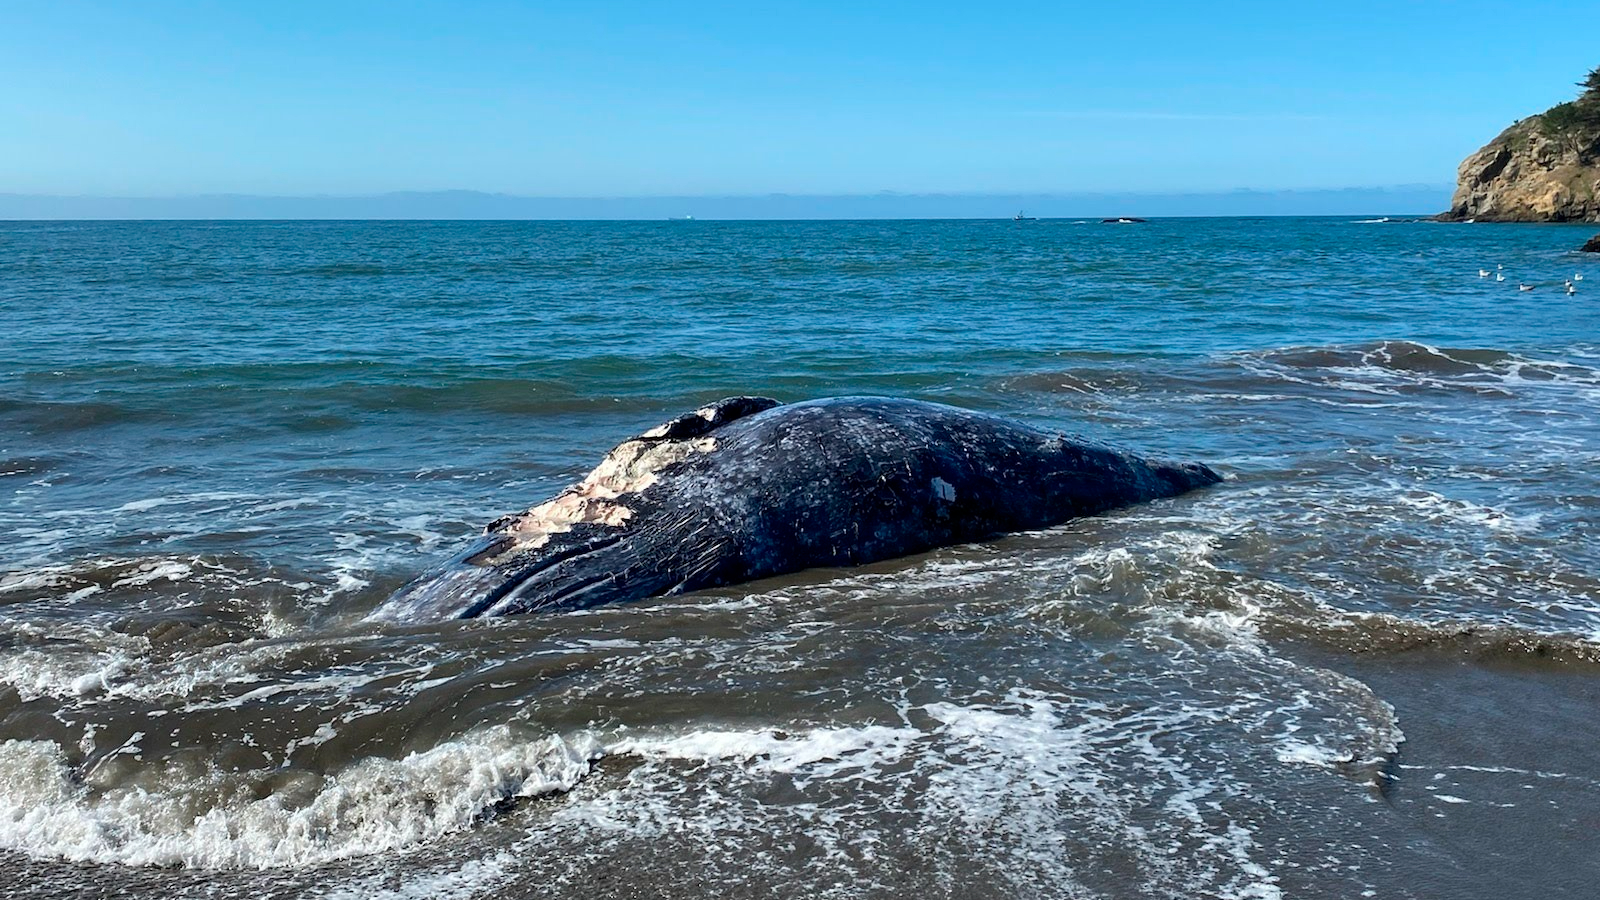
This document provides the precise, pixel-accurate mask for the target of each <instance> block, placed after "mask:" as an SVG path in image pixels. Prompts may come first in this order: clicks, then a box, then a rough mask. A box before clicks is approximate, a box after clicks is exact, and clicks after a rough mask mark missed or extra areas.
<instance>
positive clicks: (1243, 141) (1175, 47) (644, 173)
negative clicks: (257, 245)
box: [0, 0, 1600, 196]
mask: <svg viewBox="0 0 1600 900" xmlns="http://www.w3.org/2000/svg"><path fill="white" fill-rule="evenodd" d="M1592 2H1593V0H1587V2H1584V3H1578V2H1544V3H1541V2H1522V3H1516V4H1512V3H1507V2H1500V3H1479V2H1454V3H1444V2H1409V3H1408V2H1403V0H1402V2H1395V0H1389V2H1382V3H1371V2H1360V0H1357V2H1345V3H1341V4H1286V3H1282V2H1230V3H1227V4H1221V3H1218V4H1199V3H1193V2H1185V3H1169V2H1159V3H1158V2H1138V0H1130V2H1122V3H1115V4H1101V3H1095V4H1088V3H1062V2H1059V0H1058V2H1054V3H1030V2H1013V3H1007V4H993V3H990V4H973V3H943V2H936V0H925V2H919V3H870V2H860V0H857V2H834V0H812V2H806V3H791V2H786V0H780V2H770V3H761V4H751V3H694V4H662V3H642V2H641V3H632V2H591V3H579V2H572V3H568V2H545V3H507V2H452V3H446V2H391V3H382V2H322V3H303V2H295V0H280V2H253V0H238V2H211V3H202V2H162V0H150V2H122V3H110V2H87V0H52V2H50V3H23V2H13V0H0V80H3V82H4V83H5V84H6V86H7V87H6V88H5V90H3V91H0V121H4V122H5V123H6V124H5V126H4V128H3V129H0V192H19V193H53V194H105V195H172V194H195V193H216V192H241V193H259V194H312V193H328V194H359V193H370V192H382V191H391V190H439V189H470V190H482V191H500V192H507V193H514V194H524V195H539V196H626V195H661V194H667V195H693V194H750V193H768V192H791V193H855V192H876V191H902V192H936V191H937V192H1021V191H1034V192H1037V191H1213V190H1229V189H1234V188H1256V189H1267V190H1271V189H1281V188H1325V187H1347V186H1375V185H1395V184H1413V183H1427V184H1441V183H1447V182H1450V181H1451V180H1453V178H1454V176H1455V166H1456V165H1457V163H1458V162H1459V161H1460V160H1461V158H1462V157H1463V156H1465V155H1466V154H1467V153H1469V152H1471V151H1472V150H1474V149H1476V148H1477V147H1478V146H1480V145H1481V144H1483V143H1484V142H1485V141H1487V140H1488V139H1489V138H1491V137H1493V136H1494V135H1495V134H1496V133H1497V132H1498V131H1499V130H1500V129H1502V128H1504V127H1505V126H1506V125H1509V124H1510V123H1511V122H1512V121H1514V120H1515V119H1517V118H1519V117H1521V116H1525V115H1528V114H1531V113H1535V112H1539V111H1541V110H1543V109H1544V108H1545V107H1547V106H1549V105H1551V104H1553V103H1556V102H1559V101H1561V100H1565V99H1570V98H1571V97H1572V96H1574V95H1575V94H1576V88H1575V87H1574V86H1573V82H1575V81H1576V80H1577V79H1578V78H1579V77H1581V76H1582V75H1583V74H1584V73H1585V72H1587V71H1588V70H1589V69H1590V68H1592V67H1594V66H1595V65H1596V64H1597V63H1600V55H1597V54H1596V53H1595V52H1594V51H1592V50H1591V49H1590V48H1589V46H1588V44H1587V42H1586V41H1584V39H1583V33H1582V29H1580V28H1568V27H1564V26H1563V24H1562V23H1569V24H1570V23H1578V22H1585V21H1588V20H1590V19H1592V18H1593V7H1592ZM1568 45H1570V47H1569V46H1568Z"/></svg>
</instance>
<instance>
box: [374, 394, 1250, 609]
mask: <svg viewBox="0 0 1600 900" xmlns="http://www.w3.org/2000/svg"><path fill="white" fill-rule="evenodd" d="M1221 480H1222V479H1221V478H1220V477H1219V476H1218V475H1217V474H1216V473H1215V472H1213V471H1211V470H1210V469H1208V468H1206V467H1205V466H1203V465H1200V464H1198V463H1182V462H1164V461H1158V460H1148V459H1143V458H1141V457H1138V456H1135V455H1133V454H1129V453H1123V452H1121V451H1118V450H1113V449H1111V448H1109V447H1103V446H1100V445H1098V444H1093V443H1089V442H1086V441H1081V440H1074V439H1072V438H1069V437H1065V436H1063V435H1059V434H1050V433H1047V432H1043V431H1039V430H1037V429H1034V428H1030V427H1029V426H1027V425H1023V424H1021V423H1018V422H1012V421H1009V420H1007V419H1002V418H1000V417H998V416H992V415H987V414H984V413H979V412H972V411H970V410H965V409H957V408H955V407H952V406H942V405H940V404H937V403H921V402H917V401H913V400H900V399H892V398H887V397H841V398H834V399H828V400H812V401H809V402H806V403H792V404H779V403H778V402H777V401H775V400H767V399H763V398H759V397H734V398H730V399H727V400H723V401H721V402H719V403H714V404H712V405H710V406H707V407H704V408H703V409H699V410H696V411H695V412H692V413H689V414H687V415H684V416H680V417H679V418H677V419H674V420H672V421H671V422H668V423H666V424H664V425H661V426H659V427H656V428H653V429H651V430H649V431H646V432H645V433H643V434H641V435H639V436H638V437H636V438H633V439H632V440H628V441H624V442H623V443H622V444H620V445H618V446H617V447H616V449H614V450H612V451H611V453H610V454H608V455H607V456H606V458H605V459H603V460H601V462H600V465H599V466H598V467H596V468H595V470H594V471H593V472H591V473H589V475H588V477H587V478H585V479H584V480H583V481H581V482H579V483H577V484H575V485H573V486H571V487H569V488H567V489H566V490H565V491H563V492H562V493H561V494H559V495H557V496H556V497H554V498H552V499H550V500H548V501H546V502H545V503H543V504H541V505H539V506H536V507H534V508H533V509H530V510H528V511H527V512H524V513H521V514H518V515H513V516H507V517H505V518H503V519H500V520H498V521H496V522H494V523H492V524H490V525H489V527H488V528H487V529H485V534H484V536H483V537H482V538H480V539H479V540H478V541H477V542H476V543H474V544H473V545H472V546H470V547H467V548H466V549H464V550H463V551H462V552H461V553H460V554H458V555H457V556H456V557H455V558H454V559H453V560H451V561H450V562H448V563H446V564H445V565H444V566H442V567H440V568H438V569H436V570H434V571H433V572H430V573H428V574H427V575H424V576H423V577H422V578H420V579H418V580H417V581H414V582H412V583H411V584H409V585H407V586H406V587H404V588H402V589H401V590H400V591H398V592H397V593H395V595H394V596H392V597H390V598H389V599H388V600H387V601H385V602H384V604H383V605H382V606H380V607H379V608H378V609H377V610H376V611H375V612H374V613H373V617H374V618H375V619H379V620H388V621H400V622H414V621H430V620H437V619H448V618H473V617H477V616H495V615H507V614H512V613H525V612H537V611H540V610H563V609H566V610H570V609H581V608H584V607H589V606H595V605H598V604H602V603H615V602H619V601H626V600H640V599H644V598H646V597H655V596H660V595H663V594H676V593H681V592H684V591H694V590H699V589H701V588H709V587H716V586H719V585H726V584H738V583H740V582H744V581H752V580H754V579H757V578H765V577H768V576H772V575H782V574H784V573H787V572H797V571H799V570H801V569H808V568H813V567H818V566H853V565H861V564H864V563H869V562H875V561H877V560H882V559H892V558H894V557H897V556H905V555H907V554H911V553H920V552H922V551H925V550H931V549H933V548H935V547H942V546H945V545H947V544H956V543H962V542H967V541H976V540H982V539H984V538H987V537H990V536H992V535H996V534H1002V533H1005V532H1008V531H1022V530H1026V529H1030V528H1044V527H1046V526H1049V525H1055V524H1058V523H1060V522H1064V521H1066V520H1067V519H1070V518H1073V517H1075V516H1086V515H1093V514H1095V513H1100V512H1105V511H1107V510H1110V509H1115V508H1117V507H1119V506H1127V505H1129V504H1131V503H1138V502H1141V501H1145V500H1153V499H1156V498H1158V497H1171V496H1174V495H1176V494H1181V493H1183V492H1184V491H1188V490H1191V489H1193V488H1197V487H1203V486H1205V485H1208V484H1215V483H1217V482H1218V481H1221Z"/></svg>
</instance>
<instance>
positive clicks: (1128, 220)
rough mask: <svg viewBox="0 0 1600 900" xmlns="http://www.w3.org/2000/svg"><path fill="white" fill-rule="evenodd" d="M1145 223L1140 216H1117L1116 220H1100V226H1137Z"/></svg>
mask: <svg viewBox="0 0 1600 900" xmlns="http://www.w3.org/2000/svg"><path fill="white" fill-rule="evenodd" d="M1143 221H1144V219H1141V218H1139V217H1138V216H1117V217H1116V218H1114V219H1101V220H1100V224H1102V225H1136V224H1138V223H1140V222H1143Z"/></svg>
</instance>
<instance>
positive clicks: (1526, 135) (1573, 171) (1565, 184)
mask: <svg viewBox="0 0 1600 900" xmlns="http://www.w3.org/2000/svg"><path fill="white" fill-rule="evenodd" d="M1440 218H1441V219H1445V220H1448V221H1462V220H1465V219H1476V220H1477V221H1479V222H1600V139H1596V138H1594V137H1590V138H1589V139H1586V140H1579V141H1575V140H1572V139H1571V138H1567V139H1562V138H1560V137H1557V136H1553V135H1551V134H1550V133H1549V129H1547V128H1546V127H1545V126H1544V122H1543V117H1542V116H1531V117H1529V118H1526V119H1523V120H1522V121H1520V122H1518V123H1517V124H1515V125H1513V126H1511V127H1510V128H1507V129H1506V130H1505V131H1503V132H1501V133H1500V136H1499V137H1497V138H1495V139H1494V140H1492V141H1490V142H1489V143H1488V144H1487V145H1486V146H1485V147H1484V148H1483V149H1482V150H1479V151H1478V152H1477V153H1474V154H1472V155H1471V156H1469V157H1467V158H1466V160H1465V161H1463V162H1462V163H1461V167H1460V169H1458V170H1457V172H1456V193H1455V196H1454V197H1452V198H1451V200H1450V211H1449V212H1447V213H1444V214H1443V215H1442V216H1440Z"/></svg>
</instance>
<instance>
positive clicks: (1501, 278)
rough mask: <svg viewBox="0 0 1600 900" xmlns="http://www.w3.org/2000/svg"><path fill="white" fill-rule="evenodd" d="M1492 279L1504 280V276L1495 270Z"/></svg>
mask: <svg viewBox="0 0 1600 900" xmlns="http://www.w3.org/2000/svg"><path fill="white" fill-rule="evenodd" d="M1494 280H1495V281H1505V280H1506V277H1505V276H1504V275H1501V274H1500V273H1499V272H1496V273H1494Z"/></svg>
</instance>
